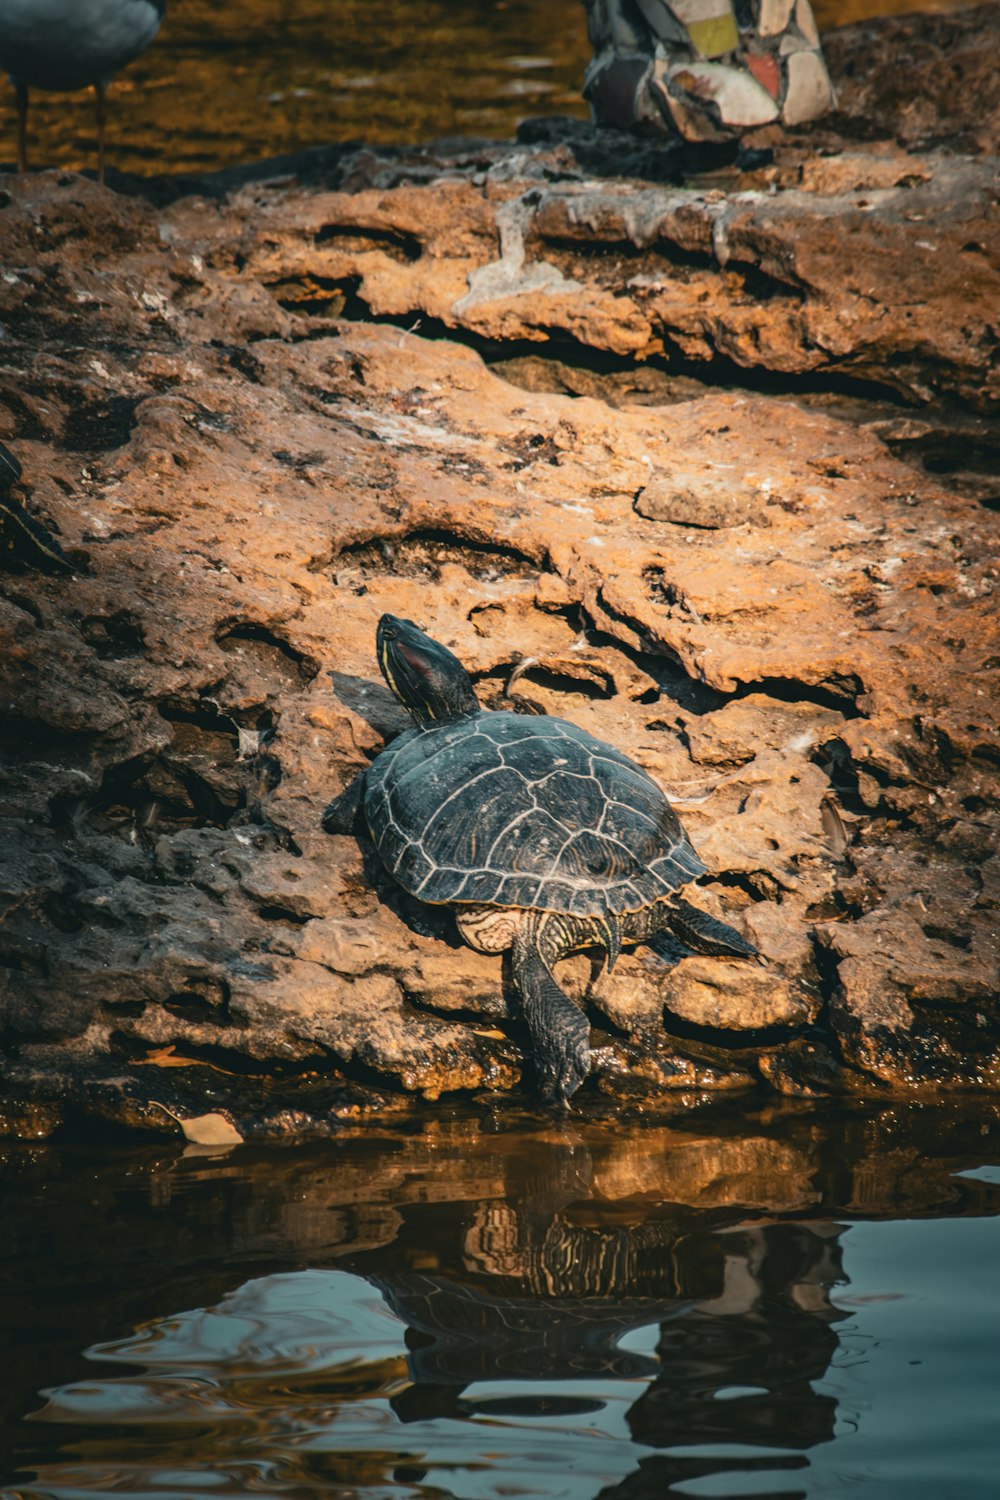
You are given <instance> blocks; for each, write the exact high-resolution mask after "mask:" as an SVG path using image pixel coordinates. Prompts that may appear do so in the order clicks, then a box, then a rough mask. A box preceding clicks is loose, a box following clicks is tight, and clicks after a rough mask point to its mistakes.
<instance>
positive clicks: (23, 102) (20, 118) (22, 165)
mask: <svg viewBox="0 0 1000 1500" xmlns="http://www.w3.org/2000/svg"><path fill="white" fill-rule="evenodd" d="M14 92H15V94H16V95H17V170H18V171H19V172H26V171H27V170H28V85H27V84H26V83H22V82H21V80H20V78H18V79H17V80H16V81H15V83H14Z"/></svg>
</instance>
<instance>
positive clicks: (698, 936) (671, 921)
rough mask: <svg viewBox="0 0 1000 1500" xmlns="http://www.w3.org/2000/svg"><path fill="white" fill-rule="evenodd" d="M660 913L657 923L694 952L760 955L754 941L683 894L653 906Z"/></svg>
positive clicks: (723, 956) (732, 955)
mask: <svg viewBox="0 0 1000 1500" xmlns="http://www.w3.org/2000/svg"><path fill="white" fill-rule="evenodd" d="M654 910H656V912H657V914H658V915H660V924H661V925H662V926H663V927H666V928H667V929H668V931H670V932H672V933H674V934H675V936H676V937H679V938H680V940H681V942H682V943H686V944H687V946H688V947H689V948H693V949H694V951H695V952H696V953H705V954H708V955H709V956H710V957H712V958H756V959H757V960H758V961H759V962H760V963H763V962H764V960H763V959H762V958H761V956H760V954H759V953H758V951H757V949H756V948H755V947H754V945H753V943H750V942H748V941H747V939H746V938H745V937H741V935H740V934H739V933H738V932H737V931H736V929H735V927H730V926H729V924H728V922H720V921H719V920H718V918H716V917H710V916H709V915H708V913H707V912H704V911H700V910H699V909H698V907H697V906H692V905H691V903H690V902H689V901H685V900H684V898H683V897H682V896H674V897H672V898H671V899H670V900H669V901H664V902H662V903H661V904H660V905H659V906H658V907H656V908H654Z"/></svg>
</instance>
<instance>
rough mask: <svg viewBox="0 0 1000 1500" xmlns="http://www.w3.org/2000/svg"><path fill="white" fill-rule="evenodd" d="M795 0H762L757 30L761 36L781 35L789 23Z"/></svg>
mask: <svg viewBox="0 0 1000 1500" xmlns="http://www.w3.org/2000/svg"><path fill="white" fill-rule="evenodd" d="M794 4H795V0H760V15H759V17H758V20H757V31H758V33H759V34H760V35H761V36H779V35H780V34H781V32H783V31H784V29H785V27H786V26H787V25H788V20H789V17H790V16H791V14H792V6H793V5H794Z"/></svg>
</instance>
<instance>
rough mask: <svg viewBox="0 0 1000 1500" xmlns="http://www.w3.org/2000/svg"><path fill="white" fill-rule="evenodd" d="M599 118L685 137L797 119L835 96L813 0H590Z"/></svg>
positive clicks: (590, 73)
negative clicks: (811, 0)
mask: <svg viewBox="0 0 1000 1500" xmlns="http://www.w3.org/2000/svg"><path fill="white" fill-rule="evenodd" d="M586 5H587V20H588V27H589V32H590V40H591V42H592V44H593V47H594V58H593V61H592V62H591V64H590V66H589V68H588V69H587V74H586V78H585V79H584V86H583V92H584V95H585V96H586V98H587V99H588V100H589V101H590V104H591V107H592V108H593V110H594V114H595V116H596V118H597V120H598V122H599V123H600V124H604V125H611V126H616V127H618V128H619V129H622V130H636V131H637V132H639V133H641V134H657V133H661V134H665V135H668V136H674V137H680V138H681V139H682V140H685V141H691V142H703V141H726V140H730V139H733V138H735V137H737V136H739V135H740V133H741V132H742V131H744V130H749V129H752V128H753V127H755V126H758V125H766V124H770V123H772V122H780V123H781V124H783V125H801V124H804V123H805V122H806V121H808V120H814V119H817V118H818V117H819V116H820V115H822V114H824V113H825V112H826V111H827V110H828V109H830V108H831V107H832V106H833V105H834V103H835V102H836V101H835V96H834V92H833V86H832V84H831V82H830V76H829V74H828V72H827V70H826V64H825V62H824V61H823V54H822V52H821V50H820V45H819V33H818V31H817V29H816V22H815V20H814V19H813V13H812V9H811V8H810V5H809V0H669V3H668V0H586Z"/></svg>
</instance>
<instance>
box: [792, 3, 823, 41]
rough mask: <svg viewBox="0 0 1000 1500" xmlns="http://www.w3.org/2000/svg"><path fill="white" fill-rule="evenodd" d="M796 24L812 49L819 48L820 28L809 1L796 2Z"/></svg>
mask: <svg viewBox="0 0 1000 1500" xmlns="http://www.w3.org/2000/svg"><path fill="white" fill-rule="evenodd" d="M795 24H796V26H797V27H798V28H799V30H800V31H801V33H802V35H803V36H804V37H805V39H806V41H807V42H808V43H809V45H810V46H811V47H818V46H819V28H818V27H817V25H816V18H815V16H814V15H813V13H812V6H811V5H810V4H809V0H796V5H795Z"/></svg>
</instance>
